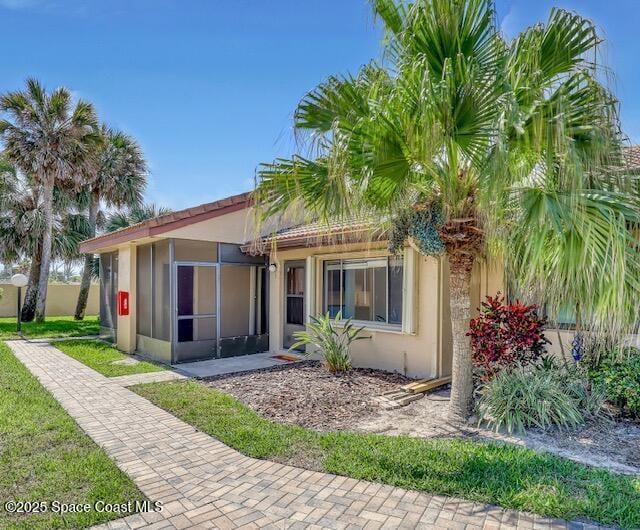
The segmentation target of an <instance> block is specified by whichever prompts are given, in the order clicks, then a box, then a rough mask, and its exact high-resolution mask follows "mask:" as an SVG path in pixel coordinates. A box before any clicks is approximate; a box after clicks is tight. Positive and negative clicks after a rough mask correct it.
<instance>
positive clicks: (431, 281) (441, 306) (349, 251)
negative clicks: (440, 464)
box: [269, 243, 503, 377]
mask: <svg viewBox="0 0 640 530" xmlns="http://www.w3.org/2000/svg"><path fill="white" fill-rule="evenodd" d="M412 252H414V251H409V254H408V256H411V255H412V254H411V253H412ZM386 254H387V252H386V245H385V244H375V243H370V244H366V245H363V244H350V245H339V246H333V247H310V248H298V249H291V250H280V251H277V252H276V253H274V254H273V255H272V256H271V263H273V264H275V265H276V267H277V270H276V272H274V273H271V276H270V282H271V283H270V321H269V335H270V349H271V350H272V351H280V350H282V344H283V340H282V339H283V337H282V329H283V321H284V294H283V293H284V263H285V262H286V261H293V260H302V259H306V260H307V274H309V273H310V272H309V266H311V267H313V269H314V272H312V273H311V274H312V276H314V277H315V278H314V279H313V281H311V282H309V281H308V282H307V292H306V293H305V296H306V297H307V299H309V298H310V299H311V303H310V304H308V307H309V310H310V311H312V312H314V313H315V314H321V313H322V312H323V307H322V303H323V302H322V298H323V297H322V293H323V286H322V282H323V278H322V262H323V260H325V259H337V258H343V259H345V258H349V257H374V256H379V255H386ZM310 257H311V258H312V259H311V260H310V259H309V258H310ZM414 257H415V259H416V262H417V264H416V270H415V273H414V274H415V282H414V283H413V286H412V287H411V289H412V292H408V291H407V288H408V287H407V286H405V293H404V296H405V297H409V299H410V300H412V304H411V307H410V308H408V309H409V311H406V310H405V313H404V317H403V319H407V318H409V319H411V318H413V319H414V323H415V326H414V330H413V332H406V331H404V332H403V331H400V330H398V329H381V328H376V327H371V328H367V330H366V332H365V334H364V335H365V336H367V337H368V338H367V339H366V340H362V341H357V342H355V343H354V344H353V346H352V349H351V354H352V358H353V362H354V364H355V365H356V366H362V367H371V368H377V369H381V370H387V371H395V372H399V373H403V374H406V375H408V376H410V377H435V376H440V375H448V374H449V373H450V371H451V368H450V367H451V352H452V347H451V324H450V319H449V294H448V281H447V279H448V269H447V266H446V262H445V260H443V259H437V258H432V257H424V256H420V255H417V254H414ZM406 270H407V269H406V263H405V273H406ZM501 275H502V271H501V269H499V268H495V267H487V266H485V265H484V264H479V265H478V267H477V268H476V270H475V271H474V281H473V285H472V289H471V293H470V294H471V296H472V301H473V303H474V304H475V305H474V306H473V307H474V308H475V307H477V305H478V303H479V300H480V298H481V297H483V296H484V295H485V294H487V293H489V294H495V292H492V291H493V290H495V291H498V290H502V283H503V282H502V277H501ZM311 286H313V288H312V292H311V293H310V292H309V289H310V288H311ZM488 290H489V291H488Z"/></svg>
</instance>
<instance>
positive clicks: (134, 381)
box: [109, 370, 187, 386]
mask: <svg viewBox="0 0 640 530" xmlns="http://www.w3.org/2000/svg"><path fill="white" fill-rule="evenodd" d="M176 379H187V377H186V376H184V375H182V374H179V373H177V372H172V371H171V370H163V371H162V372H146V373H143V374H131V375H121V376H118V377H110V378H109V381H111V382H112V383H115V384H117V385H120V386H133V385H140V384H143V383H160V382H161V381H174V380H176Z"/></svg>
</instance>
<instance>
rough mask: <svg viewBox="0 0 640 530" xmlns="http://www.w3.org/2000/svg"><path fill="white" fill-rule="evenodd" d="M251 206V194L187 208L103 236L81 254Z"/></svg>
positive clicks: (85, 246)
mask: <svg viewBox="0 0 640 530" xmlns="http://www.w3.org/2000/svg"><path fill="white" fill-rule="evenodd" d="M250 204H251V193H250V192H247V193H240V194H239V195H232V196H231V197H225V198H224V199H220V200H217V201H213V202H209V203H206V204H201V205H199V206H193V207H191V208H185V209H184V210H178V211H177V212H171V213H168V214H165V215H160V216H158V217H154V218H153V219H148V220H146V221H142V222H141V223H137V224H134V225H131V226H127V227H126V228H121V229H120V230H116V231H114V232H108V233H106V234H102V235H100V236H98V237H94V238H93V239H88V240H87V241H83V242H82V243H81V244H80V252H81V253H89V252H95V251H97V250H99V249H102V248H106V247H110V246H113V245H117V244H121V243H125V242H127V241H131V240H133V239H139V238H142V237H149V236H156V235H160V234H162V233H164V232H169V231H170V230H175V229H176V228H181V227H183V226H187V225H190V224H193V223H198V222H200V221H205V220H207V219H211V218H213V217H218V216H220V215H225V214H227V213H231V212H235V211H238V210H242V209H244V208H247V207H248V206H250Z"/></svg>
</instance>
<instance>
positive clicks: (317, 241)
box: [242, 218, 387, 254]
mask: <svg viewBox="0 0 640 530" xmlns="http://www.w3.org/2000/svg"><path fill="white" fill-rule="evenodd" d="M386 237H387V231H386V230H385V229H383V228H380V223H379V222H377V221H374V220H366V219H356V218H349V219H342V220H339V221H334V222H330V223H326V222H322V221H315V222H311V223H306V224H299V225H295V226H292V227H288V228H283V229H281V230H278V231H277V232H276V233H275V234H272V235H269V236H265V237H263V238H261V239H260V240H257V241H251V242H249V243H246V244H245V245H243V246H242V250H243V251H244V252H248V253H250V254H265V253H268V252H269V251H270V249H271V245H273V244H275V245H276V246H277V248H279V249H282V248H295V247H312V246H328V245H335V244H345V243H354V242H362V241H381V240H386Z"/></svg>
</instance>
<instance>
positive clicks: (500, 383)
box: [478, 366, 604, 433]
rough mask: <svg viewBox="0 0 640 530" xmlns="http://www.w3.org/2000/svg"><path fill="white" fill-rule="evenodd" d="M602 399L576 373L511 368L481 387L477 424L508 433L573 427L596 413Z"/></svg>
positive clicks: (599, 394) (598, 393)
mask: <svg viewBox="0 0 640 530" xmlns="http://www.w3.org/2000/svg"><path fill="white" fill-rule="evenodd" d="M603 398H604V396H603V394H602V392H601V391H600V390H598V389H592V388H591V386H590V384H589V383H588V382H587V381H586V380H585V379H583V378H581V377H580V376H579V375H578V374H575V373H568V372H567V373H563V372H560V371H557V370H545V369H535V368H532V367H524V366H514V367H512V368H507V369H505V370H502V371H500V372H498V373H497V374H496V375H495V377H494V378H493V379H491V380H490V381H489V382H488V383H487V384H486V385H485V386H484V388H483V390H482V394H481V397H480V400H479V403H478V412H479V417H480V420H481V421H485V422H487V423H488V424H489V425H491V426H493V427H494V428H495V429H496V430H499V429H501V428H505V429H506V430H507V431H508V432H510V433H511V432H523V431H524V430H525V429H526V428H529V427H538V428H540V429H547V428H549V427H554V426H555V427H560V428H575V427H578V426H579V425H582V424H583V423H584V421H585V417H594V416H597V415H598V414H599V412H600V410H601V408H602V402H603Z"/></svg>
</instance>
